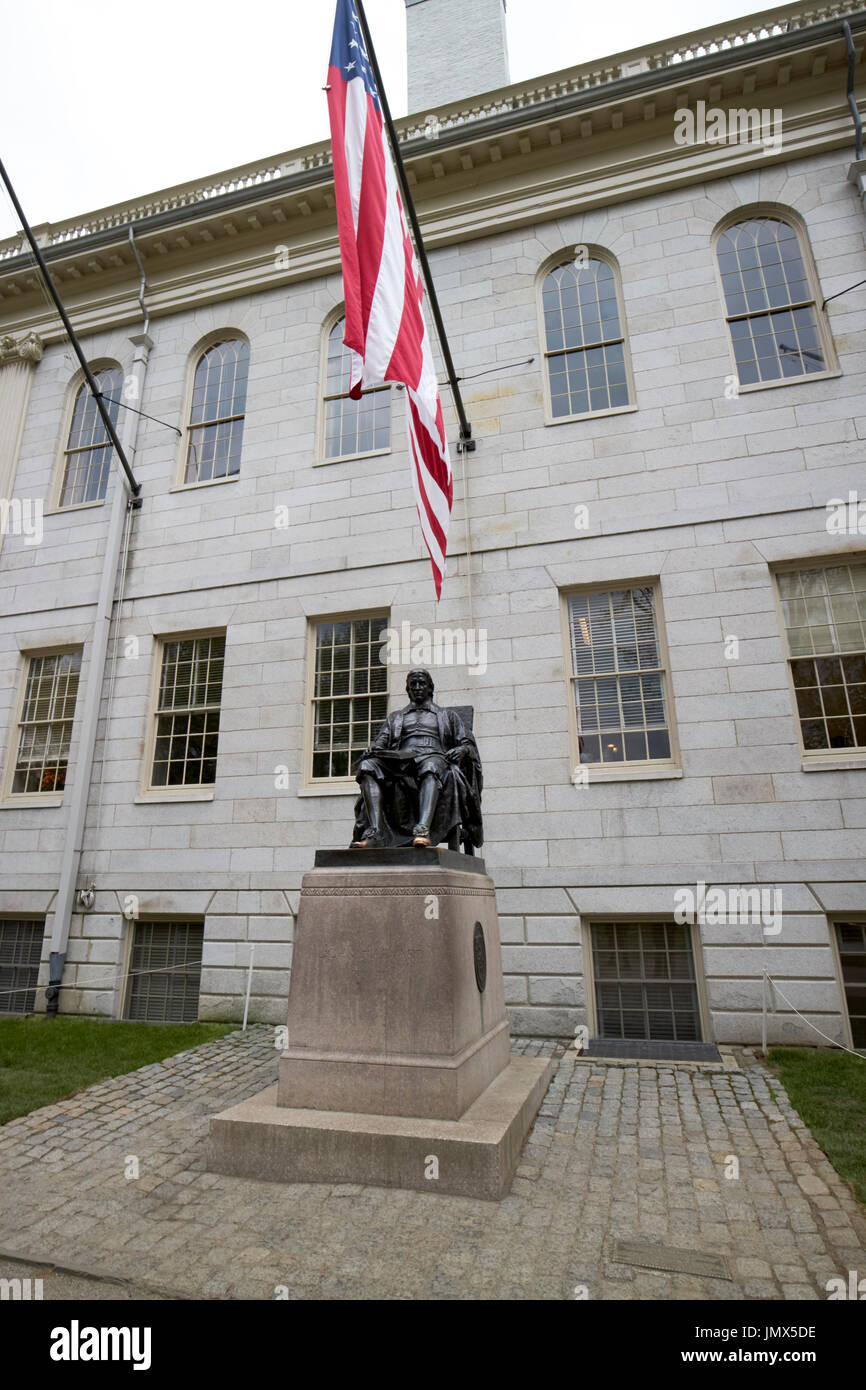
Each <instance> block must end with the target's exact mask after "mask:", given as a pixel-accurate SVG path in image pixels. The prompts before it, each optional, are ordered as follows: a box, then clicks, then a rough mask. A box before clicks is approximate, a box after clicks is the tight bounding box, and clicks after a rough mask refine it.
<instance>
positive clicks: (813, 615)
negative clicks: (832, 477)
mask: <svg viewBox="0 0 866 1390" xmlns="http://www.w3.org/2000/svg"><path fill="white" fill-rule="evenodd" d="M776 588H777V592H778V596H779V606H780V613H781V619H782V629H783V632H784V635H785V644H786V648H787V654H788V655H787V660H788V673H789V677H790V682H791V690H792V694H793V706H794V717H795V719H796V721H797V728H798V732H799V735H800V742H801V746H802V750H803V755H804V757H807V758H808V757H815V758H826V757H828V756H831V755H834V754H835V755H837V756H838V755H839V754H840V753H844V754H846V755H847V756H851V757H862V756H863V755H864V754H866V564H863V563H853V564H852V563H847V564H846V563H844V562H843V563H840V564H831V565H821V566H818V565H812V566H805V567H803V568H801V569H788V570H780V571H779V572H777V574H776ZM795 635H796V648H797V649H796V650H795V640H794V639H795Z"/></svg>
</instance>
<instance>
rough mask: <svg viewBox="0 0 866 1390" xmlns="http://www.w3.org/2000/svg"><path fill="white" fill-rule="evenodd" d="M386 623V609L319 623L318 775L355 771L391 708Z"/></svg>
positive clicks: (315, 694)
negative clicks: (382, 656)
mask: <svg viewBox="0 0 866 1390" xmlns="http://www.w3.org/2000/svg"><path fill="white" fill-rule="evenodd" d="M387 626H388V617H387V615H384V616H379V617H372V618H369V617H368V618H349V619H345V620H343V619H334V620H331V621H328V622H322V623H318V624H317V625H316V629H315V671H314V674H313V696H312V702H313V712H312V715H313V719H312V722H313V752H312V775H313V779H314V780H322V779H325V778H336V777H346V778H347V777H350V776H351V769H352V765H353V764H354V763H355V762H356V761H357V759H358V758H359V757H360V755H361V753H363V751H364V749H365V748H368V747H369V745H370V741H371V739H372V738H373V736H374V735H375V734H376V733H377V732H378V729H379V725H380V724H381V723H382V721H383V720H384V718H385V716H386V714H387V713H388V668H387V666H385V665H384V664H383V663H382V662H381V661H380V660H379V653H380V650H381V646H382V643H383V641H384V637H385V629H386V628H387Z"/></svg>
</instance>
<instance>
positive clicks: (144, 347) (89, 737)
mask: <svg viewBox="0 0 866 1390" xmlns="http://www.w3.org/2000/svg"><path fill="white" fill-rule="evenodd" d="M130 342H131V343H132V345H133V348H134V350H135V351H134V356H133V363H132V371H131V373H130V376H131V377H132V378H134V380H135V382H136V386H135V387H134V388H133V389H132V390H131V391H130V392H129V394H130V396H131V398H132V399H133V400H135V401H140V400H141V399H142V395H143V388H144V382H145V378H146V376H147V361H148V357H149V356H150V350H151V348H152V347H153V342H152V340H151V339H150V338H149V337H148V335H147V333H137V334H135V335H133V336H132V337H131V338H130ZM122 414H123V419H122V420H121V421H120V424H119V435H120V442H121V445H122V448H123V451H124V453H125V454H126V456H127V458H128V459H129V460H130V464H131V462H132V459H133V458H134V457H135V448H136V441H137V438H138V424H139V420H140V418H141V417H140V416H139V415H138V414H137V413H136V412H135V411H133V410H125V411H123V412H122ZM112 484H113V486H112V489H111V503H110V506H111V511H110V516H109V522H108V535H107V537H106V541H105V558H104V564H103V567H102V576H101V578H100V581H99V593H98V595H97V599H96V614H95V617H94V620H93V632H92V634H91V639H90V660H89V663H88V668H87V682H86V685H85V689H84V695H83V699H82V708H81V734H80V738H79V744H78V757H77V760H76V766H75V773H74V776H73V778H72V784H71V786H70V787H69V788H68V791H67V795H68V801H69V811H68V820H67V824H66V835H65V837H64V845H63V860H62V863H61V868H60V884H59V887H58V890H57V900H56V903H55V906H54V922H53V925H52V930H51V952H50V956H49V977H48V988H47V989H46V991H45V997H46V1000H47V1006H46V1013H48V1014H56V1013H57V1011H58V1008H59V1004H60V988H61V984H62V979H63V967H64V965H65V963H66V948H67V945H68V942H69V929H70V926H71V923H72V911H73V907H74V904H75V890H76V885H77V882H78V874H79V870H80V866H81V851H82V847H83V840H84V822H85V816H86V814H87V802H88V798H89V795H90V783H91V779H92V777H93V755H94V751H95V748H96V731H97V726H98V723H99V710H100V705H101V703H102V691H103V686H104V683H105V668H106V659H107V655H108V638H109V632H110V629H111V617H112V612H113V609H114V595H115V592H116V590H117V587H118V577H119V576H118V568H119V564H120V556H121V550H122V547H123V536H124V531H125V527H126V519H127V512H128V511H129V510H130V509H136V510H137V508H138V507H140V505H141V503H140V501H139V499H137V498H135V497H133V495H132V492H131V489H130V487H129V485H128V483H127V481H126V478H125V477H124V475H123V474H122V473H121V471H120V469H119V468H115V469H113V471H112ZM131 524H132V518H131V517H130V525H131ZM64 800H66V797H64Z"/></svg>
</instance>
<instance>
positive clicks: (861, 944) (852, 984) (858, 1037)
mask: <svg viewBox="0 0 866 1390" xmlns="http://www.w3.org/2000/svg"><path fill="white" fill-rule="evenodd" d="M836 941H837V943H838V946H839V963H840V965H841V967H842V984H843V986H844V989H845V1003H846V1004H847V1006H848V1017H849V1019H850V1020H851V1039H852V1042H853V1044H854V1046H855V1047H866V924H864V923H862V922H837V923H836Z"/></svg>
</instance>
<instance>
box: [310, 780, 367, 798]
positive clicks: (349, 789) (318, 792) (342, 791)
mask: <svg viewBox="0 0 866 1390" xmlns="http://www.w3.org/2000/svg"><path fill="white" fill-rule="evenodd" d="M295 795H296V796H360V795H361V788H360V787H359V786H358V783H357V782H351V783H348V782H347V783H346V784H345V785H344V786H338V787H298V790H297V792H296V793H295Z"/></svg>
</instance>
